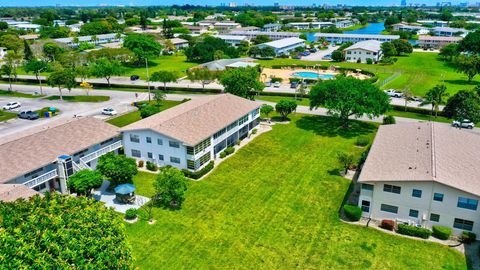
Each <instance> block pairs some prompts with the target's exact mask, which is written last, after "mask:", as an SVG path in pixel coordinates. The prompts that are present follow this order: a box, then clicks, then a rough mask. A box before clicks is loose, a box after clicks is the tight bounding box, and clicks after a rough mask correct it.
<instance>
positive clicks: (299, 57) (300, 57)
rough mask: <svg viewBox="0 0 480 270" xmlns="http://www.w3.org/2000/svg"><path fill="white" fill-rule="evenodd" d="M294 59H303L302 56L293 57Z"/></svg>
mask: <svg viewBox="0 0 480 270" xmlns="http://www.w3.org/2000/svg"><path fill="white" fill-rule="evenodd" d="M293 59H302V56H300V55H295V56H294V57H293Z"/></svg>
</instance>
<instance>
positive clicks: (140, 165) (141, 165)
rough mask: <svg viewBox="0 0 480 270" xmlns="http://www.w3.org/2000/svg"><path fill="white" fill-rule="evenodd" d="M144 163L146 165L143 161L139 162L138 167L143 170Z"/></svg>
mask: <svg viewBox="0 0 480 270" xmlns="http://www.w3.org/2000/svg"><path fill="white" fill-rule="evenodd" d="M143 163H144V162H143V160H139V161H138V167H139V168H143Z"/></svg>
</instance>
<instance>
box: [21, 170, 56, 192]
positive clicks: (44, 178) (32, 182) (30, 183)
mask: <svg viewBox="0 0 480 270" xmlns="http://www.w3.org/2000/svg"><path fill="white" fill-rule="evenodd" d="M57 176H58V173H57V170H56V169H55V170H51V171H49V172H47V173H45V174H42V175H40V176H39V177H36V178H33V179H32V180H30V181H27V182H25V183H23V184H24V185H25V186H27V187H29V188H34V187H36V186H38V185H41V184H43V183H45V182H47V181H49V180H51V179H53V178H55V177H57Z"/></svg>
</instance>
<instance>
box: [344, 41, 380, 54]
mask: <svg viewBox="0 0 480 270" xmlns="http://www.w3.org/2000/svg"><path fill="white" fill-rule="evenodd" d="M381 47H382V43H381V42H380V41H378V40H365V41H360V42H357V43H355V44H353V45H352V46H350V47H348V48H346V49H345V51H348V50H355V49H362V50H366V51H371V52H378V51H380V50H381Z"/></svg>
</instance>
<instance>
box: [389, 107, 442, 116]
mask: <svg viewBox="0 0 480 270" xmlns="http://www.w3.org/2000/svg"><path fill="white" fill-rule="evenodd" d="M391 106H392V109H393V110H395V111H400V112H404V111H405V106H402V105H391ZM407 112H412V113H420V114H426V115H431V110H428V109H423V108H418V107H408V106H407ZM438 116H445V117H446V115H445V113H443V111H439V112H438Z"/></svg>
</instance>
